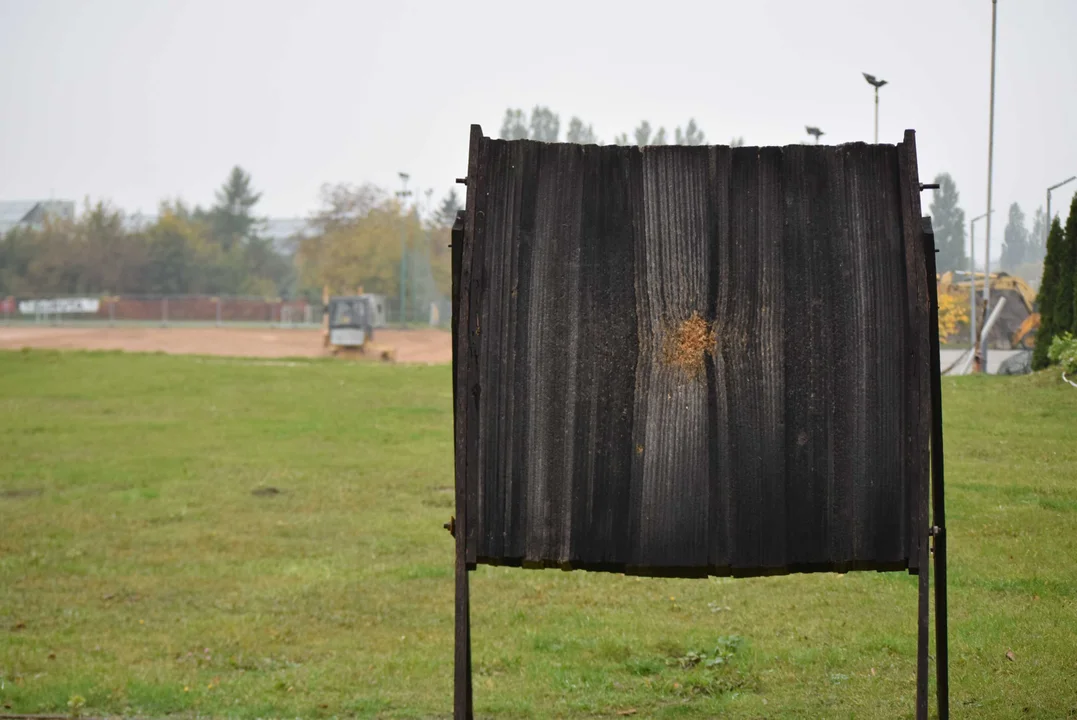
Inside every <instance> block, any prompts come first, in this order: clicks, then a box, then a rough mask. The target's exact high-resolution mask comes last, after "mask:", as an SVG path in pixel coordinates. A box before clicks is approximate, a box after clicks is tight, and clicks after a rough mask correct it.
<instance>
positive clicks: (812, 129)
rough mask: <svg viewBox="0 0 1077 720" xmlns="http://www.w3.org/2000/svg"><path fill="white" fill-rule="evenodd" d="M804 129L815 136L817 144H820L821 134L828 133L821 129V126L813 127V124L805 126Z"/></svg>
mask: <svg viewBox="0 0 1077 720" xmlns="http://www.w3.org/2000/svg"><path fill="white" fill-rule="evenodd" d="M804 129H805V130H807V131H808V134H809V135H811V136H812V137H814V138H815V144H816V145H818V144H819V136H820V135H826V133H825V132H823V131H822V130H820V129H819V128H817V127H812V126H811V125H808V126H807V127H805V128H804Z"/></svg>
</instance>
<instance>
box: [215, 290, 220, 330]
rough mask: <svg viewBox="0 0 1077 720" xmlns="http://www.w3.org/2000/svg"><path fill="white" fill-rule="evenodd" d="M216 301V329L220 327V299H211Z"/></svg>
mask: <svg viewBox="0 0 1077 720" xmlns="http://www.w3.org/2000/svg"><path fill="white" fill-rule="evenodd" d="M213 299H214V300H216V301H217V327H220V326H221V299H220V297H215V298H213Z"/></svg>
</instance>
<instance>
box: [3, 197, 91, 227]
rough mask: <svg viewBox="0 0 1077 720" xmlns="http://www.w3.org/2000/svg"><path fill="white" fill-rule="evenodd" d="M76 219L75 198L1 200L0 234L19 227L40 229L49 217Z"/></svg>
mask: <svg viewBox="0 0 1077 720" xmlns="http://www.w3.org/2000/svg"><path fill="white" fill-rule="evenodd" d="M50 217H51V218H52V219H54V220H74V219H75V202H74V201H73V200H15V201H7V202H5V201H0V235H3V234H4V233H6V232H8V231H9V230H13V229H14V228H17V227H26V228H32V229H35V230H37V229H40V228H41V227H42V226H43V225H44V224H45V220H46V219H47V218H50Z"/></svg>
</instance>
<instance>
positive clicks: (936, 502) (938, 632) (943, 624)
mask: <svg viewBox="0 0 1077 720" xmlns="http://www.w3.org/2000/svg"><path fill="white" fill-rule="evenodd" d="M923 223H924V257H925V259H926V260H927V275H928V279H929V280H933V279H934V277H935V235H934V233H933V232H932V231H931V220H930V218H924V221H923ZM927 287H928V296H929V300H930V303H931V334H930V337H929V342H930V345H931V353H930V354H931V536H932V537H933V538H934V542H935V547H934V558H933V561H932V564H933V566H934V570H935V692H936V693H937V696H936V697H937V701H938V712H939V720H947V719H948V718H949V717H950V658H949V641H948V628H947V616H946V501H945V495H944V493H943V490H944V485H943V450H942V369H941V366H942V359H941V357H940V355H939V293H938V287H937V286H936V285H935V283H934V282H928V284H927ZM920 571H921V572H922V573H924V574H925V575H926V574H927V567H926V566H922V567H921V568H920Z"/></svg>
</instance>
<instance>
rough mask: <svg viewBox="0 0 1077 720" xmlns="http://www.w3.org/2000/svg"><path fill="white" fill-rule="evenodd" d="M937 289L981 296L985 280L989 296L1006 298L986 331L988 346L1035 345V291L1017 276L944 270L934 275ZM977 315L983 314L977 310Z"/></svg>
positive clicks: (1036, 316)
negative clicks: (988, 285)
mask: <svg viewBox="0 0 1077 720" xmlns="http://www.w3.org/2000/svg"><path fill="white" fill-rule="evenodd" d="M937 280H938V285H939V292H940V293H942V292H948V291H950V290H952V289H960V290H962V291H964V292H966V293H968V292H970V291H971V292H974V293H976V295H977V297H981V296H982V295H983V289H984V283H985V282H989V283H990V288H991V293H990V294H991V297H992V298H1003V297H1004V298H1006V303H1005V306H1004V307H1003V308H1002V317H1000V318H999V320H998V322H997V323H996V324H995V326H994V327H993V328H992V329H991V331H990V332H989V333H988V346H989V347H991V348H995V349H998V350H1006V349H1011V348H1013V349H1026V350H1027V349H1031V348H1033V347H1035V345H1036V330H1037V329H1038V328H1039V326H1040V314H1039V313H1038V312H1037V311H1036V291H1035V290H1033V289H1032V287H1031V286H1029V284H1028V283H1026V282H1025V281H1024V280H1022V279H1021V278H1019V277H1017V276H1016V275H1010V274H1008V273H1005V272H998V273H991V276H990V278H986V277H985V276H984V274H983V273H970V272H956V273H954V272H946V273H943V274H942V275H938V276H937ZM977 315H978V317H979V318H981V322H982V319H983V318H986V317H987V313H986V312H984V311H982V310H981V311H980V312H979V313H977Z"/></svg>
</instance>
